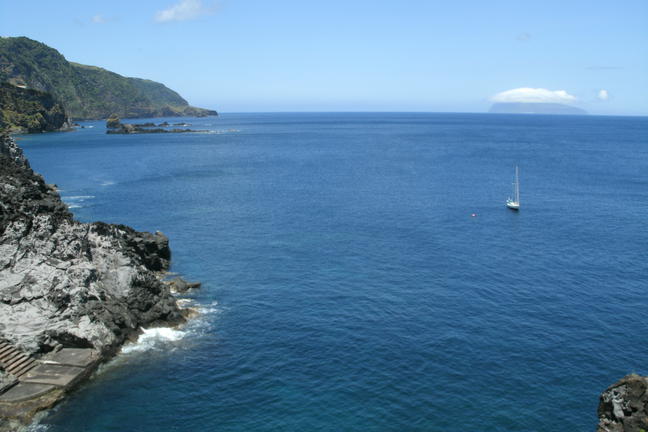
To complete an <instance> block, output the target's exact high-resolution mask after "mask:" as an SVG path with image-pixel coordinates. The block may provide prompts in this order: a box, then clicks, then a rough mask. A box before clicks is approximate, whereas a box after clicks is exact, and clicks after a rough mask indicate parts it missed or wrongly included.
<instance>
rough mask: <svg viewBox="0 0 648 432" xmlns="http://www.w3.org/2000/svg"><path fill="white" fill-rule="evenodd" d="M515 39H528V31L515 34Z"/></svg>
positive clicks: (529, 37)
mask: <svg viewBox="0 0 648 432" xmlns="http://www.w3.org/2000/svg"><path fill="white" fill-rule="evenodd" d="M515 39H517V40H519V41H522V42H524V41H528V40H529V39H531V35H530V34H529V33H526V32H524V33H520V34H519V35H517V36H516V37H515Z"/></svg>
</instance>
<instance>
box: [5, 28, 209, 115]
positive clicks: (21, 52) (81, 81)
mask: <svg viewBox="0 0 648 432" xmlns="http://www.w3.org/2000/svg"><path fill="white" fill-rule="evenodd" d="M5 81H6V82H9V83H12V84H25V85H27V87H29V88H34V89H38V90H42V91H47V92H50V93H52V95H53V96H54V97H55V98H56V99H57V100H59V101H61V103H63V105H64V106H65V108H66V110H67V111H68V113H69V115H70V116H71V117H73V118H76V119H95V118H107V117H109V116H110V115H111V114H116V115H118V116H119V117H158V116H170V115H179V116H182V115H190V116H205V115H216V112H215V111H211V110H205V109H202V108H195V107H192V106H189V104H188V103H187V101H186V100H184V99H183V98H182V97H180V95H179V94H178V93H176V92H174V91H173V90H171V89H169V88H167V87H165V86H164V85H163V84H160V83H157V82H154V81H149V80H143V79H139V78H127V77H123V76H121V75H119V74H116V73H114V72H110V71H108V70H105V69H102V68H99V67H95V66H85V65H81V64H78V63H72V62H68V61H67V60H66V59H65V57H63V56H62V55H61V54H60V53H59V52H58V51H56V50H55V49H53V48H50V47H48V46H47V45H45V44H42V43H40V42H37V41H34V40H31V39H29V38H26V37H16V38H14V37H9V38H0V82H5Z"/></svg>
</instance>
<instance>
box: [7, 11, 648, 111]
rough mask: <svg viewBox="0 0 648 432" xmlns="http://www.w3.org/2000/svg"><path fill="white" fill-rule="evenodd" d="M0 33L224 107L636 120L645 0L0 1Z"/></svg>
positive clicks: (644, 106)
mask: <svg viewBox="0 0 648 432" xmlns="http://www.w3.org/2000/svg"><path fill="white" fill-rule="evenodd" d="M0 35H2V36H19V35H22V36H28V37H30V38H33V39H36V40H39V41H41V42H44V43H46V44H48V45H50V46H52V47H54V48H56V49H58V50H59V51H60V52H61V53H62V54H63V55H65V57H66V58H67V59H68V60H71V61H76V62H79V63H84V64H90V65H96V66H101V67H104V68H106V69H109V70H112V71H115V72H117V73H120V74H122V75H126V76H138V77H142V78H149V79H153V80H156V81H160V82H163V83H164V84H166V85H167V86H169V87H171V88H173V89H174V90H176V91H178V92H179V93H180V94H181V95H183V96H184V97H185V98H186V99H188V100H189V102H190V103H192V104H194V105H198V106H204V107H209V108H214V109H217V110H219V111H223V112H244V111H450V112H454V111H456V112H483V111H486V110H487V109H488V107H489V106H490V104H491V102H492V100H493V98H495V99H497V100H504V99H506V98H513V99H511V100H515V98H518V100H526V99H525V98H529V97H530V98H534V100H546V101H556V102H560V101H563V102H566V103H571V104H573V105H576V106H580V107H582V108H585V109H586V110H588V111H589V112H591V113H596V114H629V115H648V1H646V0H622V1H618V2H617V1H607V0H588V1H580V0H561V1H553V0H544V1H530V0H529V1H525V0H516V1H509V0H501V1H498V0H490V1H477V0H475V1H467V0H456V1H443V2H441V1H434V0H427V1H423V0H401V1H394V0H385V1H382V0H373V1H369V0H346V1H341V0H328V1H309V0H218V1H213V0H202V1H201V0H166V1H165V0H157V1H148V0H138V1H132V0H129V1H121V0H112V1H110V2H92V1H77V0H66V1H64V2H52V1H46V0H41V1H34V0H23V1H21V2H15V1H9V0H0ZM520 88H523V89H526V90H517V91H514V92H513V93H510V92H509V93H504V95H501V94H500V93H502V92H507V91H510V90H515V89H520ZM498 94H500V95H499V96H496V95H498ZM498 98H499V99H498ZM502 98H503V99H502ZM520 98H521V99H520ZM537 98H540V99H537ZM507 100H508V99H507Z"/></svg>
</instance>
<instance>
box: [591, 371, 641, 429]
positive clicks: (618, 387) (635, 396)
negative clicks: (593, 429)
mask: <svg viewBox="0 0 648 432" xmlns="http://www.w3.org/2000/svg"><path fill="white" fill-rule="evenodd" d="M598 417H599V425H598V429H597V432H646V431H648V377H642V376H639V375H634V374H633V375H628V376H626V377H624V378H622V379H621V380H620V381H619V382H617V383H615V384H613V385H612V386H610V387H609V388H608V389H607V390H605V391H604V392H603V393H602V394H601V398H600V402H599V407H598Z"/></svg>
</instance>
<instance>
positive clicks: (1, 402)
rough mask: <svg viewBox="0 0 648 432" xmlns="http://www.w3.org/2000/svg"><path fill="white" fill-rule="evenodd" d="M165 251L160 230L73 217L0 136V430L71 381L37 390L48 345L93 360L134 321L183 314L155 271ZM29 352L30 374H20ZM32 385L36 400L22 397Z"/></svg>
mask: <svg viewBox="0 0 648 432" xmlns="http://www.w3.org/2000/svg"><path fill="white" fill-rule="evenodd" d="M170 259H171V251H170V249H169V241H168V239H167V238H166V237H165V236H164V235H163V234H161V233H159V232H158V233H155V234H152V233H146V232H138V231H135V230H133V229H132V228H130V227H127V226H125V225H112V224H106V223H102V222H95V223H80V222H78V221H75V220H74V219H73V217H72V214H71V213H70V212H69V211H68V209H67V207H66V205H65V204H64V203H63V202H62V201H61V199H60V197H59V194H58V192H57V191H56V188H55V187H53V186H51V185H48V184H46V183H45V181H44V180H43V178H42V177H41V176H40V175H38V174H36V173H34V172H33V171H32V169H31V168H30V166H29V163H28V161H27V160H26V158H25V157H24V155H23V153H22V150H21V149H20V148H19V147H18V146H17V145H16V143H15V142H14V141H13V140H12V139H11V138H10V137H8V136H7V135H0V341H3V342H2V346H1V347H0V348H1V350H2V352H0V356H2V355H4V357H2V358H0V360H3V361H4V363H3V362H0V430H6V428H5V429H3V427H6V424H7V423H3V422H4V420H3V417H5V419H8V418H13V420H12V421H15V419H16V418H18V419H20V422H22V423H24V422H25V421H27V420H28V419H29V418H30V416H31V415H33V413H35V412H37V411H38V410H39V409H43V408H46V407H48V406H50V405H51V404H52V403H55V402H56V401H57V400H59V399H60V397H62V395H63V394H64V393H65V391H67V389H68V388H70V386H69V385H68V384H69V383H65V384H61V385H59V386H57V384H56V383H57V381H55V382H54V384H52V385H53V386H54V387H52V392H50V393H47V394H44V395H41V393H42V391H41V390H42V389H41V387H42V386H43V383H42V382H41V381H42V380H44V379H51V376H58V375H57V374H58V372H57V373H54V372H52V371H49V369H48V370H46V371H44V372H43V371H41V370H40V369H47V368H46V366H47V365H49V366H47V367H49V368H50V369H52V367H53V366H51V359H50V360H48V359H49V358H50V357H51V356H52V355H54V354H55V353H61V352H70V349H89V350H88V352H92V353H96V358H97V361H101V359H106V358H108V357H110V356H111V355H112V354H114V353H115V352H116V351H117V349H118V348H119V347H120V346H121V344H123V343H124V342H125V341H127V340H130V339H132V338H134V337H136V336H137V335H138V334H139V332H140V331H141V328H142V327H146V326H157V325H174V324H180V323H182V322H184V320H185V318H184V317H183V311H181V310H180V309H179V308H178V306H177V304H176V301H175V298H174V297H173V296H172V294H171V285H172V284H169V283H168V282H164V281H163V280H162V278H163V276H164V274H165V271H166V270H167V269H168V267H169V261H170ZM174 288H176V286H175V285H174ZM185 314H187V313H186V312H185ZM65 350H67V351H65ZM93 355H94V354H93ZM31 359H33V360H34V361H37V362H40V363H38V364H41V366H39V367H40V369H38V370H37V369H34V371H36V372H38V373H36V372H34V373H32V372H29V373H26V372H27V370H28V369H29V368H27V367H26V366H30V367H31V366H32V364H31V363H30V364H29V365H27V362H29V361H31ZM16 361H19V363H20V364H18V363H16ZM3 365H4V366H3ZM7 365H10V366H7ZM66 367H67V366H66ZM88 370H89V369H88ZM16 371H18V372H20V373H21V374H22V373H23V372H25V373H24V374H23V375H22V376H21V375H20V374H17V373H16ZM30 374H32V375H34V376H31V375H30ZM48 374H49V375H48ZM82 375H84V374H82V373H80V372H79V373H78V374H77V373H76V372H75V375H74V378H75V379H76V377H77V376H79V377H80V376H82ZM84 376H85V375H84ZM48 377H49V378H48ZM30 380H31V381H30ZM17 381H20V382H19V383H17ZM70 382H71V381H70ZM75 382H76V381H75ZM16 383H17V384H16ZM39 386H40V387H39ZM36 387H38V389H37V390H39V389H40V390H39V391H38V392H36V393H38V395H39V396H38V400H36V399H34V400H31V399H29V398H27V399H25V398H24V397H23V396H24V394H26V393H27V394H32V393H33V394H36V393H34V390H33V389H34V388H36ZM12 392H13V393H12ZM30 392H31V393H30ZM14 393H16V394H17V395H18V396H20V397H18V396H16V395H14ZM16 398H18V399H20V404H19V407H18V405H16V407H18V408H15V407H14V408H15V409H14V408H12V407H13V406H14V405H12V403H10V401H11V400H13V399H16ZM18 399H16V400H18ZM7 401H9V402H7ZM39 401H40V402H39ZM11 413H14V414H15V416H14V417H12V416H11Z"/></svg>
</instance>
